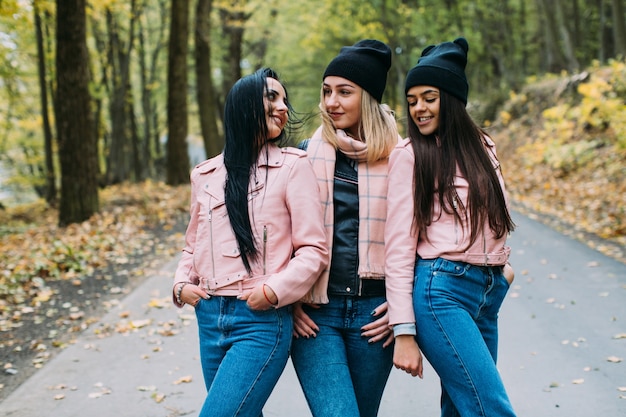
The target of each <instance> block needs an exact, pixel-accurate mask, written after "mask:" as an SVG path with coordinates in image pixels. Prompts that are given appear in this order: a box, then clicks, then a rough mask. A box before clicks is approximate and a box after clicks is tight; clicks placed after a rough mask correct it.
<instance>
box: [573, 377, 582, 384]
mask: <svg viewBox="0 0 626 417" xmlns="http://www.w3.org/2000/svg"><path fill="white" fill-rule="evenodd" d="M583 382H585V380H584V379H583V378H578V379H575V380H573V381H572V384H574V385H580V384H582V383H583Z"/></svg>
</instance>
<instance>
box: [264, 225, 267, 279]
mask: <svg viewBox="0 0 626 417" xmlns="http://www.w3.org/2000/svg"><path fill="white" fill-rule="evenodd" d="M266 261H267V225H265V226H263V275H265V274H266V266H267V265H266Z"/></svg>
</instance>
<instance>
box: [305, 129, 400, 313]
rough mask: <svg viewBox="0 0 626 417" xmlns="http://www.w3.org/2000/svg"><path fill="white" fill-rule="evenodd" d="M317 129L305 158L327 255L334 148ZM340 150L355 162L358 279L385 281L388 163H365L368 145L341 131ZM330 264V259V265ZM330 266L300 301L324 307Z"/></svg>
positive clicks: (339, 133) (330, 245) (330, 236)
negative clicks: (316, 192)
mask: <svg viewBox="0 0 626 417" xmlns="http://www.w3.org/2000/svg"><path fill="white" fill-rule="evenodd" d="M321 131H322V130H321V128H319V129H318V130H317V131H316V132H315V134H314V135H313V137H312V138H311V140H310V141H309V144H308V147H307V154H308V157H309V160H310V161H311V164H312V165H313V170H314V171H315V175H316V176H317V181H318V185H319V188H320V199H321V201H322V206H323V207H324V227H325V229H326V242H327V244H328V252H329V253H330V254H332V244H333V226H334V218H333V214H334V210H333V184H334V178H335V161H336V151H335V148H334V147H333V146H332V145H330V144H329V143H328V142H326V141H324V140H323V139H322V135H321ZM337 139H338V141H339V150H340V151H341V152H343V154H344V155H346V156H347V157H348V158H350V159H353V160H355V161H357V162H358V178H359V186H358V187H359V269H358V274H359V277H361V278H371V279H384V277H385V271H384V265H385V246H384V239H383V237H384V231H385V220H386V217H387V163H388V161H389V160H388V158H385V159H382V160H380V161H376V162H373V163H372V162H367V160H366V158H367V144H365V143H363V142H361V141H358V140H355V139H352V138H351V137H349V136H347V135H346V134H345V133H344V132H343V131H342V130H338V131H337ZM330 262H332V259H331V261H330ZM329 275H330V263H329V265H328V267H327V268H326V270H324V272H323V273H322V275H321V276H320V278H319V279H318V280H317V282H316V284H315V285H314V287H313V288H312V290H311V292H310V293H309V294H308V295H307V296H306V297H305V298H304V299H303V300H302V301H304V302H311V303H322V304H323V303H327V302H328V295H327V288H328V279H329Z"/></svg>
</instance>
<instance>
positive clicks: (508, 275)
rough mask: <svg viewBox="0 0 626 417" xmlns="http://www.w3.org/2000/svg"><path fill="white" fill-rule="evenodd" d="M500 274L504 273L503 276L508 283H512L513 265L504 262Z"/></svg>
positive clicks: (513, 276)
mask: <svg viewBox="0 0 626 417" xmlns="http://www.w3.org/2000/svg"><path fill="white" fill-rule="evenodd" d="M502 274H503V275H504V278H505V279H506V281H507V282H508V283H509V285H511V284H512V283H513V280H514V279H515V271H514V270H513V267H512V266H511V264H510V263H508V262H507V263H506V264H504V267H503V268H502Z"/></svg>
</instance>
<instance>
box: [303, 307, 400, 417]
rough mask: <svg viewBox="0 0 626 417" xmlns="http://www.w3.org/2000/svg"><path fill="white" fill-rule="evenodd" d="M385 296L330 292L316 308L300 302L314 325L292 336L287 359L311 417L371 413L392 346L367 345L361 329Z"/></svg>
mask: <svg viewBox="0 0 626 417" xmlns="http://www.w3.org/2000/svg"><path fill="white" fill-rule="evenodd" d="M384 302H385V298H384V297H351V296H331V297H330V302H329V303H328V304H323V305H321V306H320V308H319V309H314V308H311V307H309V306H306V305H305V306H303V307H304V311H305V312H306V313H307V314H308V315H309V316H310V317H311V319H312V320H313V321H314V322H315V323H316V324H317V326H318V327H319V329H320V330H319V332H318V333H317V336H316V337H309V338H308V339H307V338H303V337H299V338H297V339H294V340H293V345H292V348H291V349H292V352H291V360H292V362H293V365H294V368H295V370H296V374H297V375H298V379H299V380H300V384H301V385H302V390H303V391H304V395H305V397H306V400H307V402H308V404H309V408H310V409H311V412H312V414H313V416H314V417H359V416H360V417H374V416H376V414H377V413H378V407H379V405H380V401H381V398H382V395H383V390H384V389H385V385H386V383H387V379H388V378H389V373H390V372H391V367H392V365H393V347H392V346H389V347H387V348H385V349H383V347H382V345H383V341H381V342H376V343H368V338H367V337H363V336H361V332H362V330H361V327H362V326H364V325H366V324H368V323H371V322H372V321H374V320H375V319H377V318H378V317H373V316H372V311H373V310H374V309H375V308H376V307H378V306H379V305H381V304H382V303H384Z"/></svg>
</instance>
